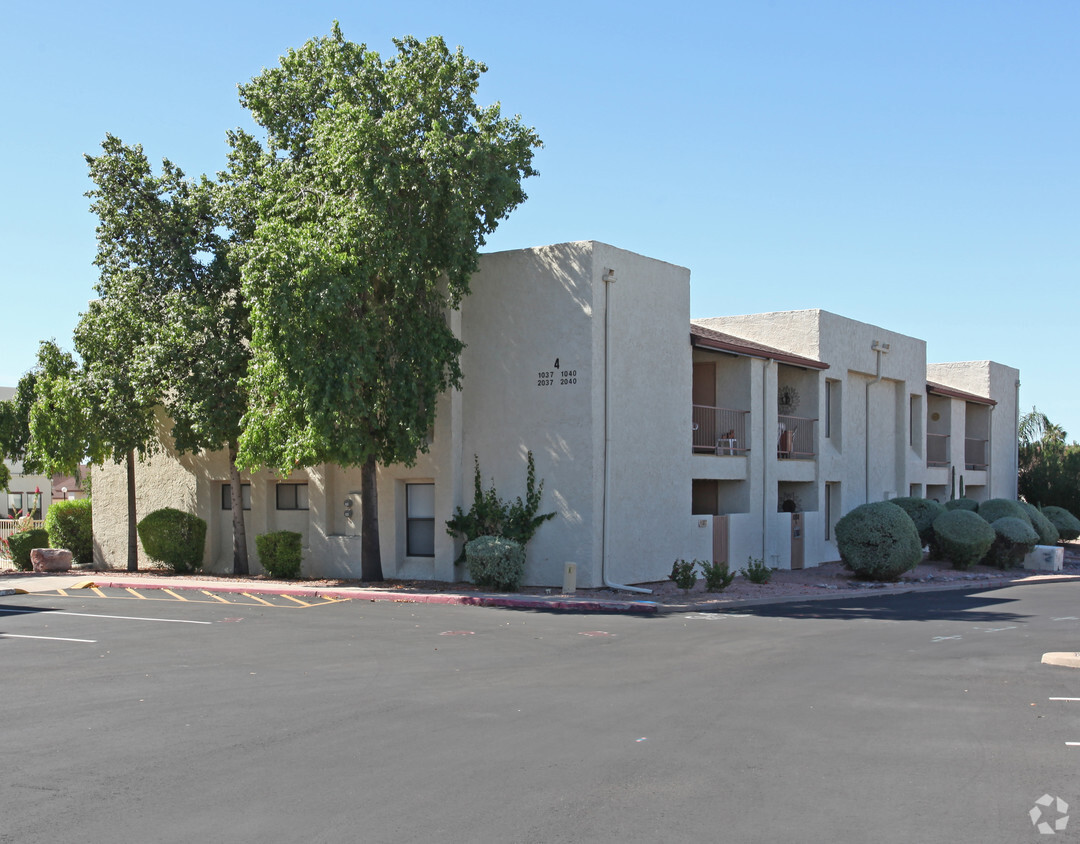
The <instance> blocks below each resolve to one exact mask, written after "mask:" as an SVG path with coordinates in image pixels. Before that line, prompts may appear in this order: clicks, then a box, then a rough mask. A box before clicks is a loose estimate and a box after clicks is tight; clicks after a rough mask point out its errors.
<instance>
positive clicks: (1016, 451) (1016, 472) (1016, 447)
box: [1012, 378, 1020, 498]
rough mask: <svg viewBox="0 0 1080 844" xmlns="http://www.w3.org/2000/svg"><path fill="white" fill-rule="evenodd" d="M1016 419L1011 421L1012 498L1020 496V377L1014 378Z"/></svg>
mask: <svg viewBox="0 0 1080 844" xmlns="http://www.w3.org/2000/svg"><path fill="white" fill-rule="evenodd" d="M1015 407H1016V419H1015V420H1014V423H1013V476H1014V478H1015V481H1014V483H1015V486H1014V488H1013V495H1012V497H1013V498H1019V497H1020V379H1019V378H1017V379H1016V402H1015Z"/></svg>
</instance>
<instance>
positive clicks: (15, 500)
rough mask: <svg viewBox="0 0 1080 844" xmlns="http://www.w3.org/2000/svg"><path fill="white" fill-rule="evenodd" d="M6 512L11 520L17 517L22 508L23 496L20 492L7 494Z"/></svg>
mask: <svg viewBox="0 0 1080 844" xmlns="http://www.w3.org/2000/svg"><path fill="white" fill-rule="evenodd" d="M7 500H8V512H9V514H10V516H11V518H13V519H14V518H15V517H17V516H18V515H19V511H20V510H22V508H23V494H22V493H21V492H9V493H8V497H7Z"/></svg>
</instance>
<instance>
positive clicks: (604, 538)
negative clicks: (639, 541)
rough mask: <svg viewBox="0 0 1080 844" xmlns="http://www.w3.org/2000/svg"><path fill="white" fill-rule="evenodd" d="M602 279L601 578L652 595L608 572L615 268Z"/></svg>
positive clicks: (621, 588)
mask: <svg viewBox="0 0 1080 844" xmlns="http://www.w3.org/2000/svg"><path fill="white" fill-rule="evenodd" d="M602 280H603V282H604V502H603V506H602V507H601V509H600V512H601V517H600V518H601V522H602V526H601V542H602V547H601V549H600V578H601V580H603V582H604V585H605V586H606V587H608V588H609V589H617V590H619V591H621V592H640V593H642V594H643V595H651V594H652V590H651V589H645V588H643V587H641V586H627V585H625V584H622V583H615V582H614V581H612V580H611V579H610V578H609V577H608V573H607V555H608V548H609V547H610V546H611V542H610V538H609V535H608V531H609V530H610V529H611V520H610V519H609V518H608V490H609V489H610V488H611V414H610V413H608V395H609V394H610V392H611V366H610V365H609V358H610V355H611V350H610V343H609V342H608V337H609V335H610V333H611V285H613V284H614V283H615V270H613V269H610V268H608V267H605V268H604V275H603V276H602Z"/></svg>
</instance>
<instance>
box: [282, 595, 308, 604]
mask: <svg viewBox="0 0 1080 844" xmlns="http://www.w3.org/2000/svg"><path fill="white" fill-rule="evenodd" d="M281 597H282V598H288V599H289V600H290V601H296V603H298V604H299V605H300V606H302V607H310V606H311V604H309V603H308V602H307V601H301V600H300V599H299V598H294V597H293V596H292V595H282V596H281Z"/></svg>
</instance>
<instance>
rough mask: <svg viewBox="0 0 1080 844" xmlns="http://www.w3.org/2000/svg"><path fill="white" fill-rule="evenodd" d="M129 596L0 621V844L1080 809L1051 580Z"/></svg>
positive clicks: (499, 834)
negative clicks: (723, 606)
mask: <svg viewBox="0 0 1080 844" xmlns="http://www.w3.org/2000/svg"><path fill="white" fill-rule="evenodd" d="M155 591H156V592H158V594H150V593H147V594H145V595H139V594H132V593H130V592H127V591H126V590H115V591H113V590H101V592H100V594H99V593H94V592H90V591H88V590H78V594H75V593H74V592H71V593H67V594H64V593H56V594H52V595H23V596H10V597H7V598H3V599H0V636H2V637H3V638H2V640H0V670H2V671H3V675H4V699H5V707H6V716H5V718H4V720H3V727H2V728H0V736H2V745H3V749H4V754H5V758H7V759H9V760H12V763H11V764H9V765H7V766H4V767H3V769H2V771H0V793H2V794H3V796H4V806H5V812H4V818H3V823H2V824H0V842H19V843H20V844H24V842H28V843H29V844H34V843H35V842H50V844H52V843H53V842H67V841H71V842H75V841H79V842H99V841H100V842H106V841H108V842H113V841H118V840H119V841H137V840H138V841H141V840H147V841H155V842H174V841H175V842H181V841H183V842H190V841H193V840H229V841H243V842H246V841H251V842H255V841H293V840H305V841H315V842H323V841H325V842H336V841H365V842H367V841H374V842H382V841H386V842H397V841H416V842H420V841H425V842H426V841H432V840H438V841H448V842H456V841H462V842H466V841H468V842H474V841H523V842H526V841H527V842H532V841H536V842H540V841H544V842H547V841H620V842H623V841H703V840H716V841H737V842H744V841H770V842H773V841H830V842H831V841H837V842H847V841H851V842H855V841H859V842H865V841H868V840H870V841H875V842H891V841H897V842H899V841H903V842H905V844H906V843H907V842H910V841H919V842H937V841H941V842H945V841H948V842H955V841H1003V842H1004V841H1008V842H1012V841H1038V840H1048V839H1047V838H1045V837H1044V836H1043V834H1042V833H1040V832H1039V830H1038V826H1037V824H1036V823H1035V822H1034V821H1033V820H1032V819H1031V815H1030V813H1031V811H1032V810H1033V809H1036V808H1038V811H1039V812H1040V813H1041V814H1040V815H1039V817H1038V820H1039V822H1048V821H1060V820H1061V818H1062V817H1065V816H1066V814H1067V813H1071V812H1073V811H1076V812H1080V780H1078V778H1077V776H1076V770H1077V766H1078V764H1080V700H1078V699H1080V680H1078V678H1080V675H1078V674H1077V673H1076V672H1075V671H1073V670H1069V669H1063V668H1056V667H1050V666H1044V665H1041V664H1040V662H1039V657H1040V655H1041V654H1042V653H1043V652H1045V651H1048V650H1065V649H1067V648H1069V647H1075V643H1076V642H1077V641H1078V639H1080V611H1077V610H1076V609H1075V607H1076V606H1077V600H1078V599H1080V584H1076V583H1061V584H1056V585H1052V586H1027V587H1014V588H1010V589H996V590H982V591H977V590H971V591H968V592H954V593H941V594H936V595H924V596H913V595H909V596H893V597H886V598H872V599H871V598H865V597H863V598H860V599H858V600H851V601H833V602H827V603H825V602H820V603H819V602H805V603H801V604H788V605H776V606H771V607H755V608H747V609H745V610H744V611H741V612H733V613H686V614H683V615H669V616H659V617H656V616H644V617H642V616H640V615H636V616H632V615H610V614H606V615H603V616H598V615H589V614H574V613H552V612H538V611H514V610H505V609H490V608H472V607H444V606H437V605H417V604H404V603H401V604H394V603H369V602H355V601H326V602H319V603H311V604H310V605H309V606H301V605H299V604H297V603H296V602H294V601H291V600H282V598H283V597H284V596H275V597H274V598H272V599H271V598H268V597H267V596H258V597H259V598H260V599H261V600H259V601H251V600H249V598H250V596H243V595H235V596H220V597H224V598H226V600H225V601H222V600H219V599H218V597H214V596H209V595H202V596H201V597H199V596H198V595H197V594H196V595H192V594H191V593H184V595H183V597H184V598H186V599H187V600H179V599H177V598H176V597H175V596H170V595H168V594H167V593H160V590H155ZM29 637H33V638H29ZM1074 743H1075V744H1074ZM1044 795H1050V796H1051V797H1052V798H1053V799H1052V800H1051V801H1050V803H1049V804H1046V805H1042V804H1039V803H1037V802H1036V801H1037V800H1039V799H1042V797H1043V796H1044ZM1058 799H1061V800H1062V801H1063V803H1064V804H1066V805H1067V806H1068V807H1071V808H1068V809H1067V810H1066V812H1062V811H1060V810H1059V804H1058V803H1057V802H1056V801H1057V800H1058ZM1057 834H1058V835H1059V838H1057V839H1049V840H1063V839H1062V838H1061V837H1060V836H1061V835H1062V833H1057ZM1064 840H1068V839H1067V838H1066V839H1064Z"/></svg>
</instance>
